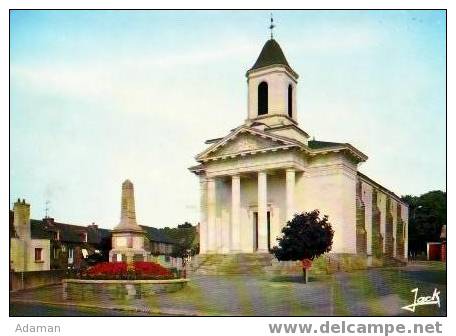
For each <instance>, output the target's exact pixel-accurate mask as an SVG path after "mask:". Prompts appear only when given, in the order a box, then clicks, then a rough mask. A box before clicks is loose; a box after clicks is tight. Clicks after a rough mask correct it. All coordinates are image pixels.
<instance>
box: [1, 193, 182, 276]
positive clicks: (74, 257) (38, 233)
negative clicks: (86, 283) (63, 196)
mask: <svg viewBox="0 0 456 336" xmlns="http://www.w3.org/2000/svg"><path fill="white" fill-rule="evenodd" d="M9 223H10V228H9V231H10V242H11V244H10V265H11V270H12V271H15V272H24V271H45V270H51V269H67V268H68V267H72V266H74V265H75V263H77V261H78V258H79V260H82V259H86V258H87V257H89V256H95V255H96V256H97V258H96V260H100V261H101V260H105V261H108V257H109V251H110V250H111V239H112V231H111V230H109V229H104V228H100V227H98V225H96V224H95V223H92V224H89V225H86V226H83V225H74V224H67V223H61V222H56V221H55V220H54V218H51V217H46V218H43V219H41V220H37V219H31V218H30V204H28V203H26V202H25V200H22V201H21V200H18V201H17V202H16V203H14V207H13V210H12V211H11V210H10V212H9ZM141 228H142V229H143V230H144V232H145V238H146V239H145V249H146V250H147V251H148V253H149V254H151V255H153V256H155V258H156V259H157V260H158V261H163V262H167V261H169V256H170V255H171V254H172V251H173V248H174V245H175V242H174V241H173V240H172V239H170V238H168V237H167V236H166V235H165V234H164V233H163V232H161V231H160V230H159V229H157V228H153V227H150V226H145V225H142V226H141Z"/></svg>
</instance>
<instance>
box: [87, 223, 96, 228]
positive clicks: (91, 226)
mask: <svg viewBox="0 0 456 336" xmlns="http://www.w3.org/2000/svg"><path fill="white" fill-rule="evenodd" d="M87 227H88V228H89V229H98V225H97V224H95V222H92V224H90V225H87Z"/></svg>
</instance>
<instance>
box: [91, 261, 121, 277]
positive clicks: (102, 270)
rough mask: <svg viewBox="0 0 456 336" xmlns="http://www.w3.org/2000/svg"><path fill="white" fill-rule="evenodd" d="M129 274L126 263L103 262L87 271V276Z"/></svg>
mask: <svg viewBox="0 0 456 336" xmlns="http://www.w3.org/2000/svg"><path fill="white" fill-rule="evenodd" d="M126 273H127V263H126V262H102V263H98V264H96V265H94V266H92V267H89V269H88V270H87V275H92V276H96V275H122V274H126Z"/></svg>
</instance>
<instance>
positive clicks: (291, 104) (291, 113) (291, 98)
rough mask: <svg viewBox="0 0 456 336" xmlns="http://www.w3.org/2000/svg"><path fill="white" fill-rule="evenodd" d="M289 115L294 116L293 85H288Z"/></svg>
mask: <svg viewBox="0 0 456 336" xmlns="http://www.w3.org/2000/svg"><path fill="white" fill-rule="evenodd" d="M288 116H289V117H290V118H293V86H291V84H290V85H288Z"/></svg>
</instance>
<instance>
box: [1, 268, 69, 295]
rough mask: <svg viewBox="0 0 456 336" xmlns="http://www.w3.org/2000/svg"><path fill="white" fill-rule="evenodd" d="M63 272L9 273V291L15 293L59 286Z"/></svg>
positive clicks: (63, 275)
mask: <svg viewBox="0 0 456 336" xmlns="http://www.w3.org/2000/svg"><path fill="white" fill-rule="evenodd" d="M65 273H66V271H65V270H50V271H29V272H10V290H11V291H17V290H23V289H30V288H36V287H42V286H48V285H54V284H59V283H60V282H61V281H62V279H63V278H64V277H65Z"/></svg>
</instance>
